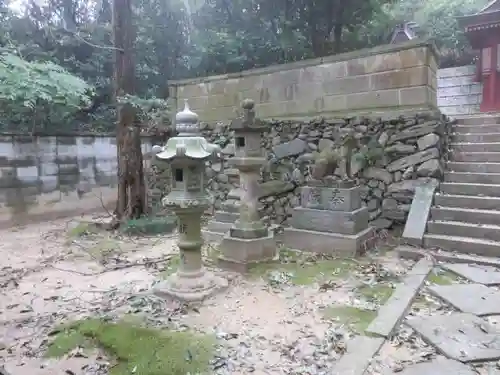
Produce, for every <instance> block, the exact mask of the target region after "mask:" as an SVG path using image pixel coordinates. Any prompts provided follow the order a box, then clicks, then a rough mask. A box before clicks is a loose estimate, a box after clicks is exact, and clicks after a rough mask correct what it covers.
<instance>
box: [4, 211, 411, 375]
mask: <svg viewBox="0 0 500 375" xmlns="http://www.w3.org/2000/svg"><path fill="white" fill-rule="evenodd" d="M80 220H81V219H78V220H77V219H72V220H59V221H54V222H46V223H43V224H37V225H30V226H26V227H19V228H16V229H15V230H12V229H11V230H6V231H2V232H1V233H0V238H1V239H2V241H1V243H0V256H1V259H2V261H1V267H0V286H1V295H0V365H1V364H2V363H3V364H4V366H5V369H6V370H7V371H8V374H9V375H59V374H66V375H68V374H77V375H78V374H82V375H83V374H107V368H108V365H109V360H110V359H108V358H106V356H105V355H104V354H103V353H99V352H95V354H92V355H85V356H82V355H75V353H70V354H69V355H67V356H65V357H63V358H59V359H46V358H44V353H45V350H46V348H47V344H48V343H49V342H50V340H51V337H50V336H49V334H50V332H51V330H52V329H53V328H54V327H55V326H57V325H58V324H60V323H64V322H69V321H72V320H75V319H79V318H82V317H87V316H103V315H105V316H110V317H120V316H124V315H125V314H129V315H130V314H133V315H136V316H141V319H145V320H146V321H147V322H148V323H149V324H150V325H153V326H158V327H165V326H168V327H170V328H172V329H180V330H182V329H189V330H193V331H197V332H203V333H212V334H215V336H216V337H217V353H216V356H215V358H214V361H213V363H212V368H213V373H215V374H234V375H238V374H249V373H254V374H272V375H278V374H302V375H304V374H328V373H330V372H331V369H332V367H333V365H334V364H335V361H336V359H338V358H339V357H340V356H341V355H342V353H343V351H344V350H345V342H346V341H348V339H349V337H351V336H352V335H355V334H356V330H357V329H362V327H360V326H362V325H363V324H364V323H366V322H365V320H366V318H364V315H363V314H365V312H366V313H368V315H369V316H372V317H373V315H370V314H372V313H375V314H376V310H377V307H378V306H379V305H380V304H381V303H383V302H384V301H385V300H386V299H387V298H388V297H389V296H390V293H391V288H392V287H393V284H394V283H395V282H397V280H398V278H400V277H401V276H402V275H404V273H405V272H406V270H407V269H408V267H409V266H411V264H412V263H411V262H403V261H400V260H399V259H397V258H396V257H395V256H394V255H393V254H392V253H391V252H390V251H389V252H385V250H387V246H386V245H383V246H382V247H380V248H379V249H378V250H380V254H372V256H371V257H370V258H367V259H362V260H360V261H357V262H350V263H349V264H347V265H346V264H344V263H342V262H339V261H338V260H332V259H322V258H318V257H315V256H310V255H309V256H308V257H301V258H300V262H298V264H299V265H297V263H294V262H291V263H290V262H285V263H287V264H285V265H283V266H281V265H280V264H275V265H273V266H272V267H271V266H263V267H260V268H259V269H257V270H255V272H254V273H253V274H252V275H251V276H248V277H241V276H240V275H236V274H232V273H227V272H223V271H221V270H217V269H213V271H214V272H217V273H218V274H220V275H222V276H224V277H226V278H228V279H229V280H230V285H229V288H228V289H226V290H224V291H221V292H220V293H219V294H217V295H215V296H214V297H213V298H211V299H209V300H207V301H205V302H204V303H203V304H202V305H199V306H190V307H188V306H184V305H182V304H180V303H177V302H173V301H164V300H161V299H159V298H157V297H155V296H153V295H152V293H151V288H152V286H153V285H154V284H155V283H156V282H157V281H158V280H160V279H161V278H162V277H165V275H166V274H169V273H172V272H174V271H175V266H176V257H175V254H176V252H177V248H176V245H175V235H166V236H155V237H146V238H144V237H143V238H136V237H130V236H124V235H116V234H110V233H93V234H92V233H91V234H90V235H87V234H83V233H81V224H79V222H80ZM384 246H385V247H384ZM205 251H206V254H207V259H206V262H207V267H208V268H210V267H211V266H212V265H213V262H212V261H211V255H210V254H211V252H210V251H211V249H210V248H209V247H207V249H205ZM284 251H285V250H284ZM287 256H288V257H294V256H293V255H287ZM285 258H286V257H285ZM285 261H286V259H285ZM346 308H347V309H354V310H352V311H351V310H345V309H346ZM361 313H362V314H361ZM407 341H408V340H407ZM410 341H411V340H410ZM400 346H401V345H400ZM390 348H391V346H390V345H389V346H388V347H387V348H386V349H384V350H386V351H389V352H390V350H391V349H390ZM77 354H78V353H77ZM80 354H81V353H80ZM383 358H385V357H383ZM383 358H382V362H384V359H383Z"/></svg>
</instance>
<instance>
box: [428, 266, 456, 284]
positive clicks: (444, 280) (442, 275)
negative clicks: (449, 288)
mask: <svg viewBox="0 0 500 375" xmlns="http://www.w3.org/2000/svg"><path fill="white" fill-rule="evenodd" d="M459 279H460V278H459V277H458V276H457V275H456V274H454V273H453V272H450V271H446V270H443V269H442V268H434V269H433V270H432V271H431V273H430V274H429V276H427V281H429V282H430V283H431V284H435V285H451V284H455V283H457V282H458V280H459Z"/></svg>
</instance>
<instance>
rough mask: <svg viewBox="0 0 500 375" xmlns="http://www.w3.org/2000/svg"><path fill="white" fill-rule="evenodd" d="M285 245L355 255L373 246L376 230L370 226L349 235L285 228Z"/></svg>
mask: <svg viewBox="0 0 500 375" xmlns="http://www.w3.org/2000/svg"><path fill="white" fill-rule="evenodd" d="M283 245H284V246H286V247H288V248H290V249H296V250H302V251H310V252H315V253H320V254H335V255H338V256H345V257H355V256H357V255H361V254H363V253H364V252H365V251H367V250H369V249H371V248H373V246H374V245H375V231H374V230H373V228H371V227H368V228H367V229H365V230H363V231H361V232H359V233H358V234H355V235H347V234H338V233H326V232H316V231H310V230H304V229H296V228H285V229H284V233H283Z"/></svg>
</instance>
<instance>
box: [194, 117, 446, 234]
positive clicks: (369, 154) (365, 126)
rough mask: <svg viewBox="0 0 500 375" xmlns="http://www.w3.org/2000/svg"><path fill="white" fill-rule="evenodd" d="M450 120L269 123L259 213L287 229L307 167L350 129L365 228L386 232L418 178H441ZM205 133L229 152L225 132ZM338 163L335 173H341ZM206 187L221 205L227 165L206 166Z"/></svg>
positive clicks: (400, 218)
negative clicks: (364, 207) (354, 142)
mask: <svg viewBox="0 0 500 375" xmlns="http://www.w3.org/2000/svg"><path fill="white" fill-rule="evenodd" d="M449 125H450V122H449V120H448V119H447V118H445V117H444V116H443V115H441V114H440V112H433V111H432V112H421V113H418V114H408V115H405V116H401V117H398V116H392V117H391V115H389V116H386V119H380V118H378V119H373V118H372V119H370V118H351V119H331V120H324V119H319V118H318V119H315V120H310V121H307V122H303V121H278V120H275V121H272V122H269V131H268V132H267V133H265V134H264V136H263V139H262V147H264V148H266V149H267V150H268V152H269V161H268V163H267V165H266V166H265V167H264V168H263V169H262V182H263V189H262V192H261V203H262V215H263V216H264V217H267V218H269V219H270V220H271V221H273V222H274V223H278V224H284V225H286V224H287V220H288V217H289V216H290V214H291V207H293V206H295V205H297V204H298V203H299V201H298V199H299V194H298V193H299V192H298V190H299V189H297V187H298V186H300V185H302V184H304V183H305V181H306V180H307V179H308V178H309V175H310V173H311V163H313V162H314V159H315V157H316V156H317V155H318V154H319V153H320V152H321V151H322V150H325V149H338V148H339V147H340V146H339V143H340V140H341V138H342V135H343V134H345V133H346V132H352V131H353V132H354V136H355V138H356V139H357V145H356V147H355V150H354V153H353V157H352V160H351V170H352V172H353V175H354V178H355V179H356V181H357V182H358V183H359V184H360V185H361V186H362V190H363V192H362V199H363V201H364V204H366V205H367V206H368V207H369V209H370V220H371V222H372V225H374V226H376V227H378V228H387V227H390V226H391V225H392V224H394V223H404V222H405V220H406V217H407V214H408V212H409V209H410V204H411V201H412V198H413V193H414V190H415V186H416V184H418V183H419V182H420V181H421V179H427V178H437V179H441V178H442V176H443V167H444V166H443V164H444V160H445V158H446V149H447V136H446V134H448V132H449ZM204 132H205V136H206V137H207V138H209V139H210V140H211V141H212V142H217V143H219V144H220V145H221V146H222V147H223V153H224V155H225V158H226V160H227V158H231V157H232V155H233V154H234V143H233V141H232V137H231V134H230V132H229V131H228V127H227V126H224V125H222V124H219V125H218V126H216V127H215V128H213V129H212V128H209V127H208V126H206V128H205V129H204ZM344 170H345V165H342V164H341V165H340V166H339V167H338V168H337V170H336V172H335V174H336V175H338V176H341V175H342V173H343V171H344ZM207 174H208V177H209V178H210V183H209V188H210V189H211V191H212V192H213V194H214V197H215V209H218V208H220V206H221V203H222V202H223V201H224V200H225V199H226V196H227V194H228V192H229V191H230V190H231V189H232V188H233V187H236V186H237V184H238V178H237V175H236V176H235V171H234V170H232V169H230V168H229V167H228V166H227V162H223V163H214V164H211V165H209V166H207Z"/></svg>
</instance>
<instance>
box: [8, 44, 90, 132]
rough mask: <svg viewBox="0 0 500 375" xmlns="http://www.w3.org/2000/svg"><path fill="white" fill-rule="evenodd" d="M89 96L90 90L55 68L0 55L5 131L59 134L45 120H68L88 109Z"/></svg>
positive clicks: (51, 65)
mask: <svg viewBox="0 0 500 375" xmlns="http://www.w3.org/2000/svg"><path fill="white" fill-rule="evenodd" d="M92 94H93V88H92V87H91V86H89V85H88V84H87V83H86V82H85V81H83V80H82V79H81V78H79V77H77V76H75V75H73V74H71V73H69V72H68V71H67V70H66V69H64V68H62V67H61V66H59V65H56V64H54V63H52V62H41V63H38V62H29V61H26V60H24V59H22V58H21V57H19V56H16V55H15V54H13V53H11V52H7V51H4V52H2V53H1V54H0V117H1V119H2V122H4V123H5V128H7V129H12V130H13V129H15V130H16V131H19V130H21V131H23V130H24V131H28V130H29V131H31V132H35V131H39V130H59V129H51V128H50V126H49V124H50V122H48V121H45V119H47V118H49V119H53V120H54V121H55V122H56V123H57V122H60V121H62V120H63V119H66V118H68V117H70V116H71V115H73V114H75V113H76V112H78V111H79V110H81V109H82V108H84V107H86V106H89V105H90V103H91V96H92ZM26 118H27V119H30V121H29V122H27V121H25V119H26Z"/></svg>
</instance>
